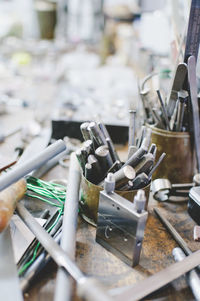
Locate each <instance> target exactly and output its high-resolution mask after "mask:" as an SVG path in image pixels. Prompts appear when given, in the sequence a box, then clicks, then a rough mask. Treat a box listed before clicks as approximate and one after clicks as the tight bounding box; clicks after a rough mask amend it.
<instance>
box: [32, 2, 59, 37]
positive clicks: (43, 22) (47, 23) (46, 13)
mask: <svg viewBox="0 0 200 301" xmlns="http://www.w3.org/2000/svg"><path fill="white" fill-rule="evenodd" d="M35 10H36V13H37V18H38V24H39V30H40V38H41V39H53V38H54V30H55V26H56V2H55V3H54V2H53V1H52V2H49V1H46V0H37V1H36V2H35Z"/></svg>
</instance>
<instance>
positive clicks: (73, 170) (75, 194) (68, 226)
mask: <svg viewBox="0 0 200 301" xmlns="http://www.w3.org/2000/svg"><path fill="white" fill-rule="evenodd" d="M80 182H81V173H80V168H79V164H78V161H77V158H76V156H75V154H74V153H72V154H71V156H70V167H69V176H68V185H67V193H66V201H65V208H64V217H63V231H62V237H61V244H60V246H61V248H62V249H63V250H64V251H65V252H66V253H67V254H68V256H69V257H70V258H71V259H72V260H75V251H76V229H77V219H78V202H79V190H80ZM72 289H73V283H72V279H71V277H70V276H69V275H67V274H66V273H65V272H64V271H63V270H62V269H61V268H60V269H58V273H57V277H56V287H55V295H54V301H67V300H71V298H72Z"/></svg>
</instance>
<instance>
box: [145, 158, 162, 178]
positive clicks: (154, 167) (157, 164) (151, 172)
mask: <svg viewBox="0 0 200 301" xmlns="http://www.w3.org/2000/svg"><path fill="white" fill-rule="evenodd" d="M165 156H166V153H162V155H160V157H159V159H158V161H157V162H156V164H155V165H154V166H153V168H152V169H151V171H150V172H149V174H148V178H149V179H150V178H151V176H152V175H153V173H154V171H155V170H156V169H157V168H158V166H159V165H160V163H161V162H162V160H163V159H164V157H165Z"/></svg>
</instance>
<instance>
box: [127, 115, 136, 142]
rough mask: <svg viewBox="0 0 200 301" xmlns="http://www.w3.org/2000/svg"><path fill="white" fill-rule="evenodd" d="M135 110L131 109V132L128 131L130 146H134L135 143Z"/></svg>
mask: <svg viewBox="0 0 200 301" xmlns="http://www.w3.org/2000/svg"><path fill="white" fill-rule="evenodd" d="M135 115H136V111H135V110H129V132H128V146H129V147H130V146H133V145H134V143H135Z"/></svg>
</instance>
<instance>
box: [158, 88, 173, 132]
mask: <svg viewBox="0 0 200 301" xmlns="http://www.w3.org/2000/svg"><path fill="white" fill-rule="evenodd" d="M156 92H157V95H158V99H159V101H160V105H161V108H162V112H163V117H164V119H165V123H166V127H167V130H169V131H170V125H169V119H168V116H167V111H166V109H165V105H164V103H163V100H162V97H161V94H160V91H159V90H157V91H156Z"/></svg>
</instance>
